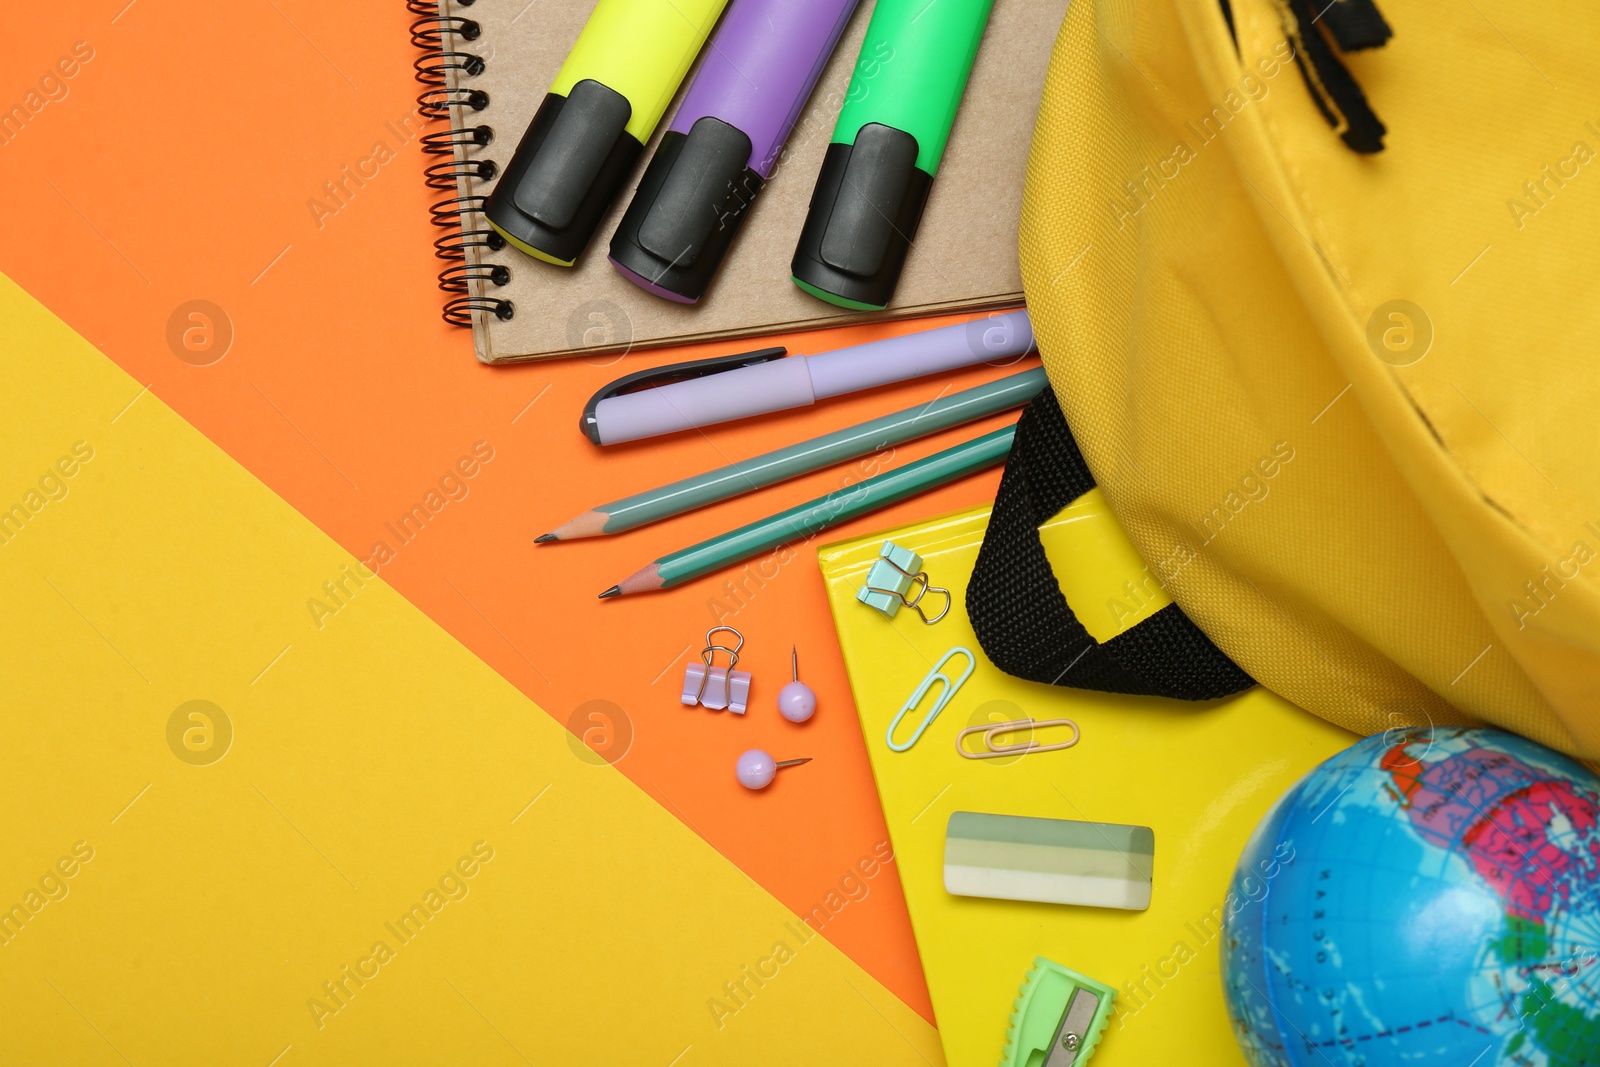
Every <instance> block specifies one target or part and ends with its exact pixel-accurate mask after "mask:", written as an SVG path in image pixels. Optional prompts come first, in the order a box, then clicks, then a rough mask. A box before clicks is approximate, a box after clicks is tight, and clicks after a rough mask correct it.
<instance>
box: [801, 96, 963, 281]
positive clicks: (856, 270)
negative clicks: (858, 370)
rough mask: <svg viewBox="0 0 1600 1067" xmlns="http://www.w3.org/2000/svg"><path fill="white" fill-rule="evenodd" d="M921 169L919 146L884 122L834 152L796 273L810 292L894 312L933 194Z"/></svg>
mask: <svg viewBox="0 0 1600 1067" xmlns="http://www.w3.org/2000/svg"><path fill="white" fill-rule="evenodd" d="M916 164H917V139H916V138H915V137H913V136H911V135H910V134H909V133H906V132H905V131H904V130H897V129H895V128H894V127H892V126H884V125H881V124H879V123H876V122H874V123H869V124H867V125H865V126H863V127H861V130H860V132H859V133H857V134H856V140H855V143H854V144H837V143H836V144H830V145H829V146H828V151H827V154H826V155H825V156H824V157H823V160H822V170H821V172H820V173H819V174H818V175H817V187H816V189H815V190H814V191H813V192H812V194H811V208H810V210H809V211H808V212H807V213H806V222H805V226H804V227H803V228H802V229H801V231H800V243H799V245H798V246H797V247H796V248H795V250H794V262H793V264H792V265H791V267H790V270H791V271H792V272H793V274H794V280H795V281H796V282H798V283H800V285H801V287H802V288H804V289H805V290H806V291H807V292H810V293H812V294H813V295H814V296H819V297H821V298H822V299H824V300H827V301H829V302H830V303H834V304H839V305H841V306H843V307H850V308H857V309H863V310H865V309H871V310H876V309H879V308H883V307H886V306H888V303H889V300H890V298H891V297H893V296H894V287H895V283H896V282H898V281H899V280H900V270H901V268H902V267H903V266H904V265H905V261H906V253H907V252H908V251H909V250H910V248H911V242H912V240H913V239H914V238H915V237H916V235H917V225H918V223H920V222H921V221H922V209H923V207H924V205H926V204H927V202H928V190H929V189H931V188H932V187H933V175H931V174H929V173H927V172H926V171H923V170H919V169H918V168H917V165H916Z"/></svg>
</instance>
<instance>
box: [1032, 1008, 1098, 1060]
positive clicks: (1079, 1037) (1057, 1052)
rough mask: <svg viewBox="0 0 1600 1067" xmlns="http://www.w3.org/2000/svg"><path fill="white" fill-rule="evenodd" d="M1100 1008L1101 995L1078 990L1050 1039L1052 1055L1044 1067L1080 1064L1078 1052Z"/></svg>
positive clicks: (1047, 1057) (1048, 1057) (1047, 1058)
mask: <svg viewBox="0 0 1600 1067" xmlns="http://www.w3.org/2000/svg"><path fill="white" fill-rule="evenodd" d="M1099 1007H1100V994H1098V993H1096V992H1094V991H1093V990H1090V989H1077V990H1075V991H1074V992H1073V994H1072V999H1071V1000H1069V1001H1067V1010H1066V1011H1064V1012H1062V1014H1061V1025H1060V1026H1058V1027H1057V1028H1056V1035H1055V1037H1053V1038H1051V1039H1050V1054H1049V1055H1048V1056H1046V1057H1045V1061H1044V1067H1073V1064H1075V1063H1077V1062H1078V1051H1079V1050H1080V1049H1081V1048H1082V1047H1083V1043H1084V1035H1085V1034H1086V1033H1087V1032H1088V1030H1089V1025H1090V1023H1092V1022H1093V1021H1094V1013H1095V1011H1096V1010H1097V1009H1098V1008H1099Z"/></svg>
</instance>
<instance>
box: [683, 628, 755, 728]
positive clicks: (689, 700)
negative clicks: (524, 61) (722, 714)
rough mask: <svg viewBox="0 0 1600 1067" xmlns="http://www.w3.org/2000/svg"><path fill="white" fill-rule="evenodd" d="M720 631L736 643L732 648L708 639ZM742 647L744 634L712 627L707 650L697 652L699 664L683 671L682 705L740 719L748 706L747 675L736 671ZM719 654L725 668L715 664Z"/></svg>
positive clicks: (707, 640) (748, 681)
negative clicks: (727, 713)
mask: <svg viewBox="0 0 1600 1067" xmlns="http://www.w3.org/2000/svg"><path fill="white" fill-rule="evenodd" d="M719 630H726V631H727V632H728V633H730V634H732V635H733V636H734V637H735V638H737V639H738V643H737V644H735V645H734V646H733V647H732V648H729V647H728V646H727V645H719V644H717V643H716V642H715V641H713V640H712V639H711V637H712V635H713V634H715V633H716V632H717V631H719ZM743 647H744V634H742V633H740V632H739V631H738V630H735V629H734V628H733V627H731V626H713V627H712V628H711V629H709V630H707V631H706V647H705V648H703V649H701V650H700V662H699V663H695V662H693V661H690V663H689V665H688V666H686V667H684V669H683V695H682V697H681V698H680V699H681V700H682V702H683V703H684V704H685V705H686V706H688V707H693V706H694V705H696V704H699V705H700V706H701V707H703V708H709V709H710V710H712V711H722V710H724V709H726V710H728V711H731V712H733V713H734V714H735V715H743V714H744V712H745V708H746V707H748V706H749V704H750V672H749V671H741V670H735V669H734V668H736V667H737V666H738V665H739V650H740V649H741V648H743ZM718 652H726V653H727V654H728V665H727V666H726V667H719V666H717V665H716V663H715V660H716V658H717V653H718Z"/></svg>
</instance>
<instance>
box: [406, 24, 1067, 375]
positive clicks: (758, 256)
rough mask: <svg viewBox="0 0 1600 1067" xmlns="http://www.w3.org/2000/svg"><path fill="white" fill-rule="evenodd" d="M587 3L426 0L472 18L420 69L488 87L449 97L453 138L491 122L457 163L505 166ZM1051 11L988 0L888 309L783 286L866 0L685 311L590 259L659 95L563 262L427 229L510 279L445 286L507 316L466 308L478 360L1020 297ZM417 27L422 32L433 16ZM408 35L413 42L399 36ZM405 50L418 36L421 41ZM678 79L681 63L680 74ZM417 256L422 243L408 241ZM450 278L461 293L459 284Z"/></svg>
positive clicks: (473, 264) (601, 349)
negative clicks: (576, 252) (1021, 219)
mask: <svg viewBox="0 0 1600 1067" xmlns="http://www.w3.org/2000/svg"><path fill="white" fill-rule="evenodd" d="M660 2H662V3H669V2H670V0H660ZM733 2H735V3H737V2H738V0H733ZM430 8H431V5H430V4H428V3H427V2H426V0H411V9H412V11H414V12H424V11H427V10H429V9H430ZM593 8H594V0H533V2H532V3H527V2H526V0H477V2H476V3H472V4H467V5H463V4H461V3H459V2H457V0H441V2H440V4H439V10H440V12H441V14H442V15H443V16H444V17H445V19H446V21H445V22H444V23H443V25H444V26H445V28H446V29H447V30H450V29H455V30H459V29H460V28H461V27H462V22H463V21H464V20H470V22H471V23H473V24H474V26H475V27H476V29H475V30H471V31H469V32H471V33H472V34H473V35H474V39H472V40H467V39H465V35H464V34H462V33H459V32H448V33H446V34H445V35H444V36H443V37H442V48H435V49H434V50H432V51H430V52H428V53H427V54H425V55H424V56H422V57H421V58H419V59H418V67H419V71H421V72H422V74H421V75H419V77H424V78H426V77H427V76H428V72H429V71H436V72H437V74H436V75H434V77H435V80H436V81H438V82H442V83H443V84H444V85H445V86H447V87H448V88H449V89H451V90H455V91H456V95H457V96H458V98H460V99H465V98H466V97H467V95H468V94H471V93H475V92H477V93H483V94H486V95H487V98H488V103H487V105H486V106H484V107H483V108H482V109H481V110H474V109H473V108H471V107H469V106H457V107H450V108H448V110H449V113H450V120H449V121H450V124H451V126H452V127H453V128H454V129H455V130H456V131H457V132H458V136H457V137H456V138H455V139H456V140H468V139H470V138H469V137H468V136H467V133H468V131H470V130H472V129H473V128H475V127H480V126H483V127H488V128H490V129H492V130H493V140H492V142H491V143H490V144H488V145H485V146H482V147H478V146H476V145H471V146H468V147H464V148H458V149H457V152H458V153H459V155H458V157H457V158H458V159H459V160H464V161H467V160H470V161H477V160H484V159H489V160H494V161H495V162H496V163H497V164H501V165H503V164H504V163H505V162H506V161H507V160H509V159H510V157H511V153H512V151H513V150H514V149H515V148H516V145H517V141H518V140H519V139H520V138H521V136H522V133H523V131H524V130H525V129H526V128H527V125H528V122H529V120H531V119H532V118H533V114H534V112H535V111H536V110H537V109H538V106H539V103H540V101H542V100H543V99H544V96H545V93H546V92H547V91H548V90H549V88H550V83H551V81H552V79H553V78H554V77H555V74H556V71H557V70H558V69H559V68H560V66H561V63H562V61H563V60H565V59H566V55H567V52H568V50H569V49H570V48H571V46H572V43H573V41H575V40H576V39H577V37H578V34H579V32H580V31H581V30H582V29H583V25H584V22H585V21H586V20H587V19H588V17H589V14H590V12H591V11H592V10H593ZM1066 9H1067V3H1066V0H996V3H995V5H994V11H993V14H992V15H991V16H990V20H989V26H988V29H987V30H986V31H985V33H984V38H983V43H982V45H981V46H980V47H979V49H978V57H977V62H976V63H975V64H974V66H973V70H972V77H971V80H970V81H969V82H968V84H967V91H966V95H965V96H964V98H963V100H962V105H961V110H960V113H959V114H958V115H957V117H956V123H955V128H954V130H953V131H952V134H951V138H950V143H949V146H948V148H947V149H946V152H945V156H944V160H943V162H942V163H941V164H940V168H939V174H938V177H937V180H936V181H935V182H934V184H933V192H932V195H931V197H930V198H929V201H928V206H927V211H926V213H925V214H924V216H923V219H922V225H921V228H920V229H919V230H918V232H917V238H916V244H915V246H914V247H913V249H912V251H911V254H910V256H909V258H908V261H907V263H906V268H905V273H904V274H903V275H902V277H901V279H900V284H899V287H898V288H897V290H896V292H895V297H894V301H893V303H891V304H890V306H889V308H888V310H887V311H881V312H858V311H848V310H846V309H844V308H838V307H834V306H832V305H830V304H825V303H823V302H822V301H820V300H817V299H815V298H813V297H810V296H807V295H806V294H805V293H802V292H801V291H800V290H799V289H798V288H796V286H795V285H794V283H793V282H791V281H790V280H789V262H790V259H791V258H792V257H793V255H794V249H795V241H796V239H797V238H798V237H799V234H800V226H801V223H802V222H803V221H804V219H805V214H806V208H807V206H808V205H809V203H810V200H811V191H812V187H813V185H814V184H815V182H816V177H817V172H818V169H819V168H820V166H821V163H822V156H823V152H824V150H825V149H826V148H827V146H828V141H829V139H830V138H831V137H832V135H833V125H834V120H835V118H836V117H837V116H838V113H839V107H840V105H841V103H842V102H843V99H844V93H845V89H846V87H847V85H848V84H849V80H850V72H851V68H852V66H853V65H854V63H855V60H856V55H857V52H858V50H859V49H860V46H861V39H862V37H863V35H864V34H865V33H866V27H867V21H868V19H869V18H870V16H871V14H872V0H863V2H862V4H861V6H860V7H859V8H858V9H857V10H856V12H855V14H854V16H853V17H852V18H851V21H850V25H849V27H848V28H847V29H846V30H845V34H844V36H843V37H842V38H841V39H840V43H839V46H838V48H837V49H836V50H835V52H834V54H833V58H832V59H831V60H830V61H829V63H828V66H827V68H826V69H825V71H824V73H823V75H822V78H821V80H820V81H819V82H818V83H817V88H816V90H815V91H814V92H813V93H812V95H811V100H810V102H809V103H808V104H807V105H806V107H805V108H804V109H803V110H802V112H801V114H800V118H799V119H798V121H797V122H796V123H795V128H794V132H793V134H791V136H790V138H789V141H788V145H787V147H786V148H785V149H784V154H783V156H782V157H781V161H780V162H779V164H778V166H777V169H776V170H774V172H773V174H772V176H771V178H770V180H769V181H768V183H767V185H766V186H765V187H764V188H763V189H762V192H761V196H760V198H759V199H758V200H757V201H756V203H755V206H754V207H753V209H752V211H751V215H750V217H749V219H748V220H747V221H746V222H745V224H744V227H743V230H742V232H741V233H740V234H739V236H738V239H737V240H736V241H735V242H734V245H733V248H732V249H731V250H730V251H729V253H728V256H727V259H726V260H725V261H724V263H723V265H722V270H721V272H720V274H719V275H718V277H717V280H716V281H715V282H714V283H713V285H712V286H711V289H710V291H709V292H708V293H707V294H706V296H705V297H704V298H703V299H702V300H701V301H700V303H699V304H697V305H693V306H687V305H680V304H674V303H671V302H669V301H666V300H662V299H660V298H658V297H654V296H651V295H649V294H647V293H645V292H644V291H643V290H641V289H639V288H638V287H636V286H635V285H633V284H632V283H631V282H628V281H625V280H624V279H623V278H622V276H621V275H619V274H618V273H617V272H616V270H615V269H614V268H613V267H612V266H611V264H610V263H608V262H607V261H606V249H607V247H608V245H609V243H610V240H611V234H612V233H613V232H614V231H615V230H616V227H617V222H618V220H619V219H620V218H621V217H622V213H623V211H624V210H626V208H627V205H628V200H629V199H630V198H631V197H632V195H633V191H634V189H635V188H636V187H637V185H638V183H639V175H640V174H642V173H643V171H644V167H645V165H646V164H647V163H648V162H649V159H650V156H651V155H652V154H653V153H654V151H655V147H656V143H657V141H658V140H659V139H660V133H661V131H663V130H665V129H666V128H667V126H668V124H669V123H670V121H671V117H672V114H673V111H674V110H675V106H676V104H675V103H674V107H669V108H668V109H667V113H666V115H665V116H664V117H663V119H662V121H661V124H660V126H659V127H658V129H657V132H656V136H655V137H653V138H652V139H651V141H650V143H649V144H647V145H646V146H645V151H644V153H643V154H642V155H641V156H640V158H639V160H638V162H637V163H636V164H635V166H634V168H633V173H632V174H631V176H630V177H629V180H628V182H627V184H626V186H625V192H624V194H623V195H622V196H621V197H619V198H618V200H617V202H616V203H615V204H613V205H612V208H611V211H610V212H609V213H608V214H607V216H606V218H605V220H604V221H603V222H602V223H601V225H600V227H599V229H598V230H597V231H596V233H595V238H594V240H593V242H592V243H591V244H590V245H589V247H588V249H587V250H586V251H585V252H584V254H583V255H582V256H581V257H579V259H578V262H577V265H576V266H575V267H570V268H563V267H555V266H551V265H548V264H544V263H539V262H536V261H534V260H533V259H532V258H530V257H528V256H525V255H523V254H522V253H520V252H518V251H516V250H514V249H510V248H505V249H501V250H499V251H492V250H489V249H487V248H485V247H482V245H481V241H482V237H476V238H474V237H470V236H469V237H468V238H467V239H466V240H465V241H460V240H459V237H460V235H459V234H458V233H456V232H455V231H454V229H453V228H452V229H450V230H447V231H441V232H444V233H447V241H448V242H449V243H451V244H465V245H466V247H465V248H464V249H463V250H461V251H462V254H464V255H465V257H466V259H465V260H464V262H463V261H461V260H453V261H449V262H447V263H443V264H441V265H442V266H444V267H446V268H449V267H456V268H458V271H457V274H456V275H454V277H456V278H457V279H458V280H459V279H460V277H461V275H462V273H463V271H462V269H461V268H465V270H464V273H465V274H466V275H468V276H473V277H475V276H478V275H487V274H488V273H489V272H490V269H491V268H492V267H493V266H495V265H500V266H504V267H505V268H506V269H507V271H508V272H509V275H510V278H509V281H507V282H506V284H504V285H502V286H495V285H493V284H491V283H488V282H485V281H482V280H474V281H468V282H464V283H462V282H459V281H458V284H457V292H455V293H452V294H450V295H453V296H456V297H458V298H459V299H460V300H462V301H464V300H465V299H468V298H473V297H477V298H486V299H489V300H507V301H510V303H511V305H512V308H513V314H512V318H511V319H510V320H509V321H500V320H499V319H498V318H496V317H495V316H494V315H492V314H486V313H484V312H478V313H476V314H471V315H470V318H471V320H472V330H473V344H474V350H475V352H476V354H477V356H478V358H479V359H480V360H482V361H484V362H486V363H505V362H514V361H519V360H530V359H547V358H553V357H557V356H570V355H576V354H580V353H581V354H588V355H594V354H603V353H607V352H620V351H626V350H628V349H630V348H648V347H655V346H661V345H668V344H681V343H685V342H691V341H707V340H720V339H731V338H737V337H742V336H747V335H750V334H756V333H766V332H771V331H777V330H795V329H808V328H811V327H821V326H841V325H845V324H847V323H854V322H862V321H866V320H868V319H882V318H904V317H907V316H914V315H928V314H935V313H941V312H953V311H962V310H976V309H982V308H993V307H1005V306H1010V305H1015V304H1019V303H1021V301H1022V277H1021V274H1020V272H1019V269H1018V264H1017V218H1018V214H1019V212H1020V210H1021V203H1022V179H1023V170H1024V168H1025V165H1026V163H1027V158H1028V147H1029V144H1030V142H1031V140H1032V136H1033V121H1034V114H1035V112H1036V111H1037V110H1038V107H1039V98H1040V94H1041V92H1042V90H1043V86H1044V75H1045V67H1046V65H1047V64H1048V62H1049V58H1050V51H1051V47H1052V45H1053V44H1054V43H1055V38H1056V33H1057V31H1058V30H1059V28H1060V26H1061V20H1062V18H1063V17H1064V16H1065V14H1066ZM423 25H425V26H426V27H427V32H429V33H431V32H432V29H433V26H434V20H433V19H431V18H430V19H427V20H425V23H424V24H423ZM414 39H418V38H417V37H416V36H415V34H414ZM421 43H423V44H424V45H426V44H428V42H427V41H426V39H425V36H424V39H422V40H421ZM441 52H443V53H445V55H444V57H443V58H441ZM452 54H453V58H452ZM891 61H892V60H891ZM480 65H481V70H479V68H480ZM474 70H478V71H479V72H478V73H475V74H474V73H472V71H474ZM693 76H694V75H693V71H692V70H691V72H690V75H689V78H686V79H685V81H684V84H685V85H687V84H688V82H689V80H690V79H692V78H693ZM680 95H681V93H680ZM431 126H432V127H433V128H432V129H430V130H429V131H428V132H429V134H430V135H432V134H439V135H440V136H439V137H437V138H435V140H434V141H433V142H432V143H433V144H435V145H438V144H440V142H441V141H443V140H446V139H448V138H449V136H450V131H447V130H445V128H444V123H443V122H442V121H441V122H435V123H432V124H431ZM426 158H427V160H428V162H429V163H430V164H432V163H434V162H436V161H443V162H446V163H448V161H449V158H450V157H449V156H448V155H430V156H428V157H426ZM436 173H437V172H436ZM493 187H494V179H490V180H480V179H477V178H462V179H461V180H460V183H459V186H458V188H457V189H456V190H453V191H454V192H456V193H457V194H458V195H460V196H462V197H472V198H478V197H482V196H484V195H486V194H487V193H488V192H489V191H490V190H491V189H492V188H493ZM473 203H481V200H476V199H475V200H474V201H473ZM459 206H460V202H457V201H455V200H454V197H451V199H450V201H447V202H446V204H445V205H444V207H443V210H444V211H445V214H444V215H443V216H437V215H436V220H437V221H441V222H445V223H449V222H452V221H453V220H454V219H456V218H457V217H458V214H459V213H458V211H457V209H458V208H459ZM461 222H462V226H461V228H462V229H463V230H465V231H467V232H468V233H469V234H471V233H475V232H476V233H481V232H486V231H487V230H488V225H487V223H486V222H485V221H484V220H483V216H482V215H481V214H477V213H468V214H466V215H465V216H464V218H462V219H461ZM418 254H419V255H425V254H426V253H425V252H424V251H423V250H421V249H419V250H418ZM463 286H470V289H469V290H468V291H467V292H465V293H463V292H460V291H459V290H460V289H461V288H462V287H463ZM458 306H459V305H458Z"/></svg>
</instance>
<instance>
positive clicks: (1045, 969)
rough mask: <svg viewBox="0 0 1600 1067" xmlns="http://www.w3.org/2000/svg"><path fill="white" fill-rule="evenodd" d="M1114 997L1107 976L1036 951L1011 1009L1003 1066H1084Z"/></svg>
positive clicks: (1001, 1057) (1001, 1056)
mask: <svg viewBox="0 0 1600 1067" xmlns="http://www.w3.org/2000/svg"><path fill="white" fill-rule="evenodd" d="M1116 999H1117V991H1116V990H1115V989H1112V988H1111V987H1110V986H1108V985H1106V984H1105V983H1104V982H1097V981H1095V980H1094V979H1093V978H1089V977H1086V976H1084V975H1081V974H1079V973H1078V972H1077V971H1073V970H1069V969H1068V968H1066V967H1063V966H1061V964H1059V963H1055V962H1053V961H1051V960H1047V959H1045V958H1044V957H1043V956H1035V957H1034V958H1033V968H1032V969H1031V970H1030V971H1028V977H1027V979H1026V980H1025V981H1024V982H1023V983H1022V990H1021V992H1019V993H1018V994H1017V1000H1016V1004H1015V1005H1014V1006H1013V1007H1012V1009H1011V1025H1010V1027H1009V1028H1007V1030H1006V1047H1005V1051H1004V1052H1003V1053H1001V1055H1000V1067H1083V1065H1084V1064H1086V1063H1088V1062H1089V1057H1090V1056H1092V1055H1094V1049H1095V1046H1096V1045H1098V1044H1099V1043H1100V1038H1101V1035H1103V1034H1104V1033H1105V1029H1106V1022H1107V1021H1108V1020H1109V1019H1110V1018H1111V1006H1112V1002H1113V1001H1115V1000H1116Z"/></svg>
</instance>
